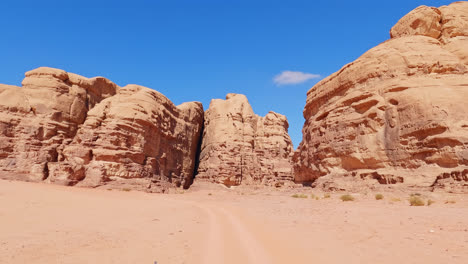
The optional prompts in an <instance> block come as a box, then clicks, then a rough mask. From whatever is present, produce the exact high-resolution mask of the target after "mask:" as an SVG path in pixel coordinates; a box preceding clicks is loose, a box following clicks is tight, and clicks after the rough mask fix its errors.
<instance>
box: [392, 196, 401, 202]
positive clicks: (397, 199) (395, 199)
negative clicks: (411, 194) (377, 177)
mask: <svg viewBox="0 0 468 264" xmlns="http://www.w3.org/2000/svg"><path fill="white" fill-rule="evenodd" d="M391 201H392V202H401V199H400V198H397V197H394V198H392V200H391Z"/></svg>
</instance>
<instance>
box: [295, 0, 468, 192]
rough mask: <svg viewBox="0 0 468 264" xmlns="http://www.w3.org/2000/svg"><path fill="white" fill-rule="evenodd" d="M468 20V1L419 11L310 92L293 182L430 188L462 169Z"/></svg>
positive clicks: (467, 141) (467, 139)
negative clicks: (382, 40)
mask: <svg viewBox="0 0 468 264" xmlns="http://www.w3.org/2000/svg"><path fill="white" fill-rule="evenodd" d="M467 14H468V2H457V3H454V4H451V5H449V6H446V7H441V8H438V9H436V8H429V7H418V8H417V9H415V10H414V11H412V12H410V13H409V14H408V15H407V16H405V17H403V18H402V19H401V20H400V21H399V22H398V23H397V24H396V25H395V26H394V27H393V28H392V30H391V36H392V39H391V40H388V41H386V42H384V43H382V44H380V45H379V46H377V47H375V48H373V49H371V50H369V51H368V52H366V53H365V54H364V55H362V56H361V57H360V58H358V59H357V60H356V61H354V62H352V63H350V64H348V65H346V66H344V67H343V68H342V69H341V70H340V71H338V72H337V73H335V74H333V75H331V76H329V77H328V78H326V79H324V80H322V81H321V82H319V83H318V84H317V85H315V86H314V87H313V88H312V89H310V90H309V92H308V93H307V103H306V106H305V109H304V118H305V119H306V121H305V124H304V128H303V141H302V142H301V144H300V146H299V148H298V151H297V152H296V153H295V156H294V170H295V181H296V182H314V181H315V185H317V186H320V185H322V186H324V187H325V186H326V187H327V188H330V189H349V188H351V187H352V185H353V184H361V183H366V184H374V183H377V182H378V183H381V184H393V183H399V184H405V185H408V186H419V187H428V188H429V187H431V186H433V187H435V185H434V184H435V182H436V179H437V178H438V177H439V176H440V175H444V173H449V175H450V173H451V172H460V171H464V169H465V168H467V167H468V147H467V146H468V118H467V115H466V113H467V112H468V104H467V103H466V102H468V72H467V71H468V60H467V58H468V42H467V39H468V32H467V30H468V26H467V22H468V16H467ZM455 174H457V173H455ZM457 175H458V174H457ZM343 177H345V178H346V179H345V178H343ZM439 178H440V177H439ZM465 178H466V177H465ZM317 179H319V180H317ZM343 179H344V180H343ZM444 179H445V178H444ZM455 179H464V178H463V177H455ZM349 181H352V182H353V184H349ZM441 182H443V181H442V180H440V181H439V183H441ZM342 183H343V184H342ZM459 183H460V184H461V185H463V186H465V187H468V182H467V181H463V180H460V181H459ZM438 186H439V185H438ZM458 189H459V188H458ZM465 190H467V191H468V189H467V188H465Z"/></svg>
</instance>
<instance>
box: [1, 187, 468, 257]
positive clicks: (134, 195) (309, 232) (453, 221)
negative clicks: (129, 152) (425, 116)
mask: <svg viewBox="0 0 468 264" xmlns="http://www.w3.org/2000/svg"><path fill="white" fill-rule="evenodd" d="M308 195H309V198H305V199H301V198H292V197H291V193H278V192H273V193H266V192H265V191H263V193H262V192H255V191H245V192H239V191H227V190H223V191H210V190H198V191H197V190H194V191H188V192H187V191H186V192H183V193H182V192H181V193H179V194H148V193H142V192H133V191H132V192H125V191H119V190H106V189H82V188H70V187H62V186H54V185H46V184H35V183H25V182H10V181H2V180H0V263H21V264H23V263H35V264H38V263H48V264H51V263H80V264H81V263H100V264H102V263H149V264H153V263H155V262H156V261H157V263H158V264H165V263H237V264H239V263H242V264H246V263H256V264H258V263H392V264H394V263H464V264H465V263H468V197H467V196H466V195H465V196H463V195H450V194H428V195H430V196H431V197H430V198H431V199H433V200H435V201H436V202H435V203H434V204H433V205H431V206H421V207H411V206H409V205H408V202H407V200H406V198H407V197H406V196H404V195H402V194H400V195H395V194H384V195H385V198H384V200H381V201H377V200H375V199H374V194H372V193H369V194H367V195H364V194H361V195H359V194H354V196H355V197H356V198H357V199H356V200H355V201H353V202H342V201H341V200H340V199H339V197H340V195H341V194H338V193H336V194H331V197H330V198H326V199H325V198H323V196H322V195H323V194H320V197H321V198H320V199H319V200H316V199H311V198H310V193H308ZM316 195H317V194H316ZM398 196H401V197H400V199H401V201H398V200H397V199H395V198H397V197H398ZM447 201H452V202H451V203H446V202H447Z"/></svg>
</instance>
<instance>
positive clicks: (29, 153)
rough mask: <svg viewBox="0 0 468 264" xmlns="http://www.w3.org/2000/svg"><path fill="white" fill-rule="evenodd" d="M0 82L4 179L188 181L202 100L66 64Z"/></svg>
mask: <svg viewBox="0 0 468 264" xmlns="http://www.w3.org/2000/svg"><path fill="white" fill-rule="evenodd" d="M22 85H23V87H16V86H6V85H1V86H0V177H1V178H7V179H19V180H28V181H47V182H53V183H58V184H64V185H75V184H78V185H83V186H99V185H102V184H112V183H117V184H119V186H120V187H121V186H124V185H129V186H130V187H132V188H138V189H146V188H151V189H152V190H153V189H154V190H156V191H157V190H161V189H162V188H165V187H166V186H173V185H175V186H184V187H188V185H190V183H191V181H192V179H193V174H194V166H195V156H196V153H197V146H198V144H199V138H200V134H201V129H202V125H203V107H202V106H201V104H200V103H185V104H182V105H180V106H175V105H174V104H173V103H172V102H170V101H169V100H168V99H167V98H166V97H164V96H163V95H162V94H160V93H158V92H156V91H154V90H151V89H149V88H145V87H141V86H136V85H128V86H126V87H122V88H120V87H118V86H117V85H116V84H114V83H112V82H110V81H109V80H107V79H105V78H102V77H96V78H92V79H88V78H85V77H82V76H78V75H75V74H72V73H66V72H64V71H62V70H57V69H51V68H39V69H36V70H33V71H30V72H27V73H26V78H25V79H24V80H23V83H22Z"/></svg>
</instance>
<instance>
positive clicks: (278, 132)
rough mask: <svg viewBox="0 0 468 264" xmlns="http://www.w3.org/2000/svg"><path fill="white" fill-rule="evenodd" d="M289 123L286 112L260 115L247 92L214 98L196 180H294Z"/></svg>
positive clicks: (228, 183)
mask: <svg viewBox="0 0 468 264" xmlns="http://www.w3.org/2000/svg"><path fill="white" fill-rule="evenodd" d="M288 126H289V124H288V121H287V119H286V117H285V116H283V115H280V114H277V113H274V112H270V113H268V114H267V115H266V116H265V117H260V116H258V115H256V114H255V113H254V112H253V110H252V107H251V106H250V104H249V102H248V100H247V98H246V97H245V96H244V95H241V94H228V95H227V96H226V100H222V99H214V100H212V101H211V103H210V107H209V109H208V110H207V111H206V113H205V127H204V132H203V139H202V146H201V153H200V163H199V168H198V174H197V176H196V180H197V181H200V180H206V181H210V182H215V183H222V184H224V185H226V186H233V185H241V184H242V185H245V184H252V185H255V184H262V185H275V186H281V185H283V184H284V183H287V182H291V181H292V166H291V163H290V159H291V156H292V151H293V149H292V143H291V139H290V137H289V135H288Z"/></svg>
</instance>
